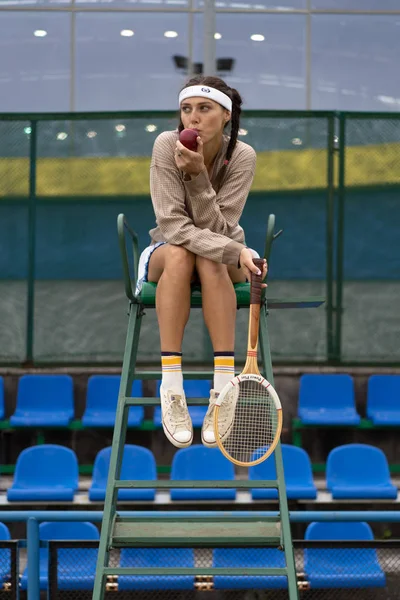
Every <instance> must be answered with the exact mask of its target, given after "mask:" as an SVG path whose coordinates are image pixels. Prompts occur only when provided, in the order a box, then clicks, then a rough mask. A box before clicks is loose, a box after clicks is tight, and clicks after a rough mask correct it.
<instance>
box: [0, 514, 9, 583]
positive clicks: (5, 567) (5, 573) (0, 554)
mask: <svg viewBox="0 0 400 600" xmlns="http://www.w3.org/2000/svg"><path fill="white" fill-rule="evenodd" d="M9 539H10V532H9V530H8V527H7V526H6V525H4V523H0V540H2V541H7V540H9ZM10 575H11V550H9V549H8V548H0V589H1V586H3V584H4V583H7V582H8V581H10Z"/></svg>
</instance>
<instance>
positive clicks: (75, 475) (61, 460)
mask: <svg viewBox="0 0 400 600" xmlns="http://www.w3.org/2000/svg"><path fill="white" fill-rule="evenodd" d="M78 484H79V470H78V459H77V457H76V454H75V452H74V451H73V450H71V449H70V448H65V447H64V446H58V445H56V444H43V445H41V446H33V447H32V448H26V449H25V450H22V452H21V454H20V455H19V456H18V459H17V464H16V466H15V474H14V481H13V484H12V486H11V487H10V488H9V489H8V490H7V500H8V501H9V502H30V501H33V502H39V501H55V500H60V501H61V500H62V501H72V500H73V499H74V494H75V492H76V490H77V489H78Z"/></svg>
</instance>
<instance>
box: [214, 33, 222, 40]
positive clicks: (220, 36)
mask: <svg viewBox="0 0 400 600" xmlns="http://www.w3.org/2000/svg"><path fill="white" fill-rule="evenodd" d="M221 38H222V35H221V34H220V33H214V39H216V40H220V39H221Z"/></svg>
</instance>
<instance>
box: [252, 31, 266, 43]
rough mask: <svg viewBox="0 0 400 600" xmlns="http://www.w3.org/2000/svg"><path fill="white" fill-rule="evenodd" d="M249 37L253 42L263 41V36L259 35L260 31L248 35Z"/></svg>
mask: <svg viewBox="0 0 400 600" xmlns="http://www.w3.org/2000/svg"><path fill="white" fill-rule="evenodd" d="M250 39H251V40H253V42H263V41H264V40H265V37H264V36H263V35H261V33H253V35H251V36H250Z"/></svg>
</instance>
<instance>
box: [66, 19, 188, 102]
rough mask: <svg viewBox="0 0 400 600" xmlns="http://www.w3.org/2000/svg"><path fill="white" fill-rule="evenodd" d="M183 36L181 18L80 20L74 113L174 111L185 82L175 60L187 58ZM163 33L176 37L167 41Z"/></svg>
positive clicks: (184, 29) (185, 27)
mask: <svg viewBox="0 0 400 600" xmlns="http://www.w3.org/2000/svg"><path fill="white" fill-rule="evenodd" d="M121 31H122V32H127V31H130V32H133V35H131V34H130V35H121ZM187 31H188V15H187V14H184V13H178V14H177V13H174V14H165V13H164V14H157V13H130V14H128V13H116V14H113V13H106V14H102V13H81V14H78V15H77V20H76V67H75V70H76V82H75V109H76V110H78V111H91V110H94V111H96V110H171V109H172V110H173V109H175V108H177V96H178V92H179V89H180V87H181V85H182V83H183V81H184V77H185V76H184V73H183V71H182V69H180V68H179V57H183V58H186V57H187V55H188V32H187ZM166 32H168V33H167V35H168V36H175V37H165V35H164V34H165V33H166ZM174 57H178V58H174ZM177 61H178V66H177Z"/></svg>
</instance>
